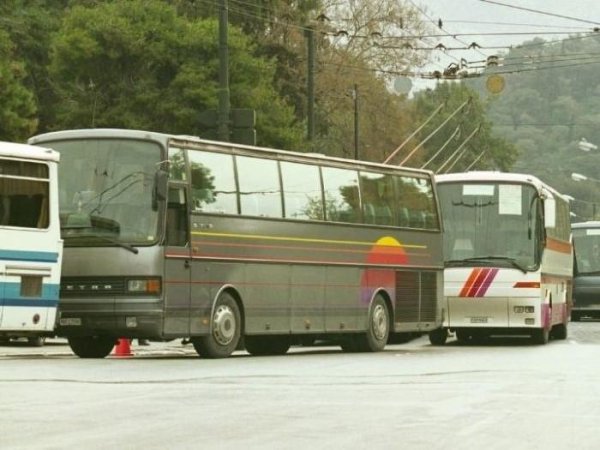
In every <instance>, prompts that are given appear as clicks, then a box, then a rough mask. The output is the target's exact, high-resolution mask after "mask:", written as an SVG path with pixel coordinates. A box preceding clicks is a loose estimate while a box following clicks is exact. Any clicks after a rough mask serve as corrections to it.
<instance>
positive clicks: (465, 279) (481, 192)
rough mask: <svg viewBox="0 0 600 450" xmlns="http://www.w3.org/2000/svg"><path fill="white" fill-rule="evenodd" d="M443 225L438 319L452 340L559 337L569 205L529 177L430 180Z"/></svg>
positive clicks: (569, 257)
mask: <svg viewBox="0 0 600 450" xmlns="http://www.w3.org/2000/svg"><path fill="white" fill-rule="evenodd" d="M436 184H437V188H438V193H439V199H440V208H441V211H442V217H443V225H444V260H445V263H444V266H445V269H444V303H445V304H444V311H443V313H444V321H443V327H442V328H440V329H438V330H435V331H433V332H431V333H430V335H429V337H430V340H431V342H432V344H434V345H442V344H443V343H444V342H445V341H446V337H447V336H448V331H451V332H452V331H453V332H455V333H456V338H457V339H458V340H459V341H480V340H483V339H487V338H489V337H490V336H492V335H519V334H525V335H529V336H531V338H532V340H533V342H535V343H538V344H545V343H546V342H548V339H549V338H550V337H553V338H555V339H565V338H566V337H567V324H568V321H569V313H570V311H569V309H570V305H571V293H572V278H573V247H572V243H571V238H570V236H571V229H570V222H569V204H568V201H567V200H566V199H565V198H564V197H563V196H561V195H560V194H559V193H558V192H556V190H554V189H552V188H551V187H550V186H548V185H546V184H545V183H543V182H542V181H540V180H539V179H537V178H535V177H534V176H531V175H523V174H514V173H501V172H468V173H454V174H448V175H440V176H437V177H436Z"/></svg>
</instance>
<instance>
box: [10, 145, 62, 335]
mask: <svg viewBox="0 0 600 450" xmlns="http://www.w3.org/2000/svg"><path fill="white" fill-rule="evenodd" d="M58 161H59V155H58V153H57V152H55V151H53V150H49V149H45V148H41V147H36V146H29V145H25V144H15V143H8V142H0V235H1V236H2V239H1V240H0V340H9V339H11V338H27V339H28V340H29V342H30V343H32V344H34V345H41V344H42V343H43V340H44V338H45V336H47V335H53V330H54V327H55V325H56V311H57V307H58V293H59V282H60V269H61V256H62V241H61V238H60V226H59V220H58V188H57V164H58Z"/></svg>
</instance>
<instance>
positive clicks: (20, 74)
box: [0, 30, 37, 142]
mask: <svg viewBox="0 0 600 450" xmlns="http://www.w3.org/2000/svg"><path fill="white" fill-rule="evenodd" d="M25 77H26V74H25V65H24V63H23V62H22V61H21V60H20V59H19V58H18V57H17V55H16V53H15V46H14V44H13V43H12V41H11V39H10V36H9V35H8V33H6V32H4V31H1V30H0V92H1V93H2V95H1V96H0V140H4V141H14V142H21V141H24V140H26V139H27V138H28V137H29V136H31V134H33V132H34V131H35V129H36V126H37V118H36V107H35V100H34V97H33V93H32V92H31V91H30V90H29V89H28V88H27V87H26V86H25Z"/></svg>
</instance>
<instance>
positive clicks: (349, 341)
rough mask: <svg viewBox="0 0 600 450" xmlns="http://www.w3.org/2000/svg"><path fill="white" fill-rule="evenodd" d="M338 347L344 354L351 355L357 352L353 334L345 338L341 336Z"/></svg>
mask: <svg viewBox="0 0 600 450" xmlns="http://www.w3.org/2000/svg"><path fill="white" fill-rule="evenodd" d="M340 347H342V351H344V352H346V353H353V352H357V351H358V343H357V340H356V335H355V334H349V335H347V336H343V337H342V338H341V341H340Z"/></svg>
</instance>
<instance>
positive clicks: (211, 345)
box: [190, 292, 242, 358]
mask: <svg viewBox="0 0 600 450" xmlns="http://www.w3.org/2000/svg"><path fill="white" fill-rule="evenodd" d="M241 334H242V319H241V314H240V309H239V307H238V305H237V302H236V301H235V300H234V298H233V297H232V296H231V295H230V294H228V293H227V292H224V293H223V294H221V296H220V297H219V298H218V299H217V302H216V303H215V307H214V310H213V313H212V318H211V321H210V333H209V334H208V335H206V336H195V337H192V338H191V339H190V340H191V342H192V344H193V345H194V349H195V350H196V352H197V353H198V355H200V356H202V357H203V358H227V357H228V356H229V355H231V354H232V353H233V352H234V351H235V350H236V348H237V346H238V342H239V341H240V336H241Z"/></svg>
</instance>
